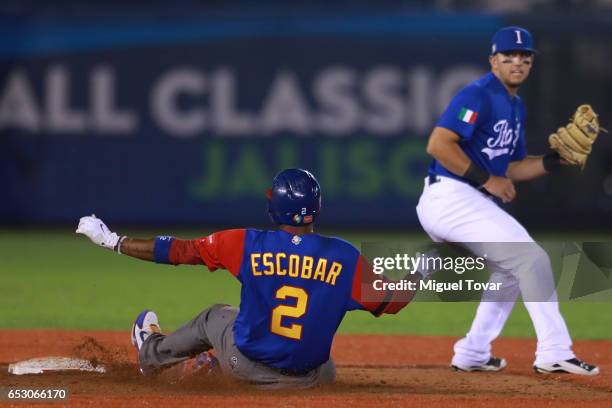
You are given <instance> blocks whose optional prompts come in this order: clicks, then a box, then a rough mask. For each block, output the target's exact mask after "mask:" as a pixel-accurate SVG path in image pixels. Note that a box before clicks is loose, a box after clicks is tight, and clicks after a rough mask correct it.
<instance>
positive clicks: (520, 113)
mask: <svg viewBox="0 0 612 408" xmlns="http://www.w3.org/2000/svg"><path fill="white" fill-rule="evenodd" d="M525 119H526V112H525V107H524V106H523V103H522V102H521V99H520V98H519V96H518V95H517V96H515V97H511V96H510V94H509V93H508V91H507V90H506V88H504V86H503V85H502V83H501V82H500V81H499V79H497V77H496V76H495V75H494V74H493V73H491V72H489V73H488V74H486V75H484V76H483V77H481V78H479V79H477V80H476V81H474V82H472V83H471V84H468V85H467V86H466V87H465V88H463V89H462V90H461V91H460V92H459V93H458V94H457V95H456V96H455V97H454V98H453V99H452V101H451V102H450V104H449V105H448V107H447V108H446V111H445V112H444V113H443V114H442V116H441V117H440V119H439V120H438V122H437V124H436V126H440V127H443V128H446V129H449V130H451V131H453V132H455V133H457V134H458V135H459V136H460V137H461V139H460V141H459V146H460V147H461V149H462V150H463V151H464V152H465V154H466V155H467V156H468V157H469V158H470V160H472V162H473V163H475V164H476V165H478V166H480V167H481V168H483V169H485V170H486V171H487V172H488V173H490V174H492V175H495V176H505V174H506V170H507V169H508V164H510V162H512V161H517V160H522V159H523V158H524V157H525V156H526V155H527V152H526V147H525ZM429 174H430V175H441V176H447V177H452V178H455V179H458V180H461V181H464V182H467V181H466V180H465V179H463V178H462V177H460V176H458V175H456V174H454V173H452V172H450V171H448V170H447V169H446V168H444V166H442V165H441V164H440V163H439V162H438V161H437V160H435V159H434V161H433V162H432V164H431V166H430V168H429Z"/></svg>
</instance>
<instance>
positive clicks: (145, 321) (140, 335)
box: [132, 310, 161, 350]
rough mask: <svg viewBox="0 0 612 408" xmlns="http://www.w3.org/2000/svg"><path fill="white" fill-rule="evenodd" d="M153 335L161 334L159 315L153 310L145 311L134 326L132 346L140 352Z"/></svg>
mask: <svg viewBox="0 0 612 408" xmlns="http://www.w3.org/2000/svg"><path fill="white" fill-rule="evenodd" d="M153 333H161V328H160V327H159V320H158V319H157V315H156V314H155V312H153V311H151V310H143V311H142V312H140V314H139V315H138V317H137V318H136V320H135V321H134V324H133V325H132V344H133V345H134V346H135V347H136V349H137V350H140V349H141V348H142V344H143V343H144V342H145V340H146V339H147V338H148V337H149V336H150V335H151V334H153Z"/></svg>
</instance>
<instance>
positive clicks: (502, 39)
mask: <svg viewBox="0 0 612 408" xmlns="http://www.w3.org/2000/svg"><path fill="white" fill-rule="evenodd" d="M508 51H527V52H531V53H534V54H535V53H536V52H537V51H536V49H535V48H533V37H532V36H531V33H530V32H529V31H527V30H525V29H524V28H522V27H516V26H511V27H504V28H501V29H500V30H499V31H498V32H496V33H495V35H494V36H493V39H492V40H491V55H495V54H497V53H498V52H508Z"/></svg>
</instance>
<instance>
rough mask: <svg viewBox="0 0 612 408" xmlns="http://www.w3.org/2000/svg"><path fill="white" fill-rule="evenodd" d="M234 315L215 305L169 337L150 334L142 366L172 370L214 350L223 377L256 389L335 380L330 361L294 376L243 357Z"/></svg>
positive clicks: (141, 357) (235, 312) (141, 354)
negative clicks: (247, 384)
mask: <svg viewBox="0 0 612 408" xmlns="http://www.w3.org/2000/svg"><path fill="white" fill-rule="evenodd" d="M237 315H238V309H237V308H235V307H231V306H229V305H220V304H218V305H214V306H212V307H210V308H208V309H205V310H204V311H203V312H202V313H200V314H199V315H198V316H196V317H195V318H193V319H192V320H190V321H189V322H187V323H185V324H184V325H183V326H182V327H180V328H179V329H178V330H176V331H175V332H173V333H171V334H168V335H163V334H158V333H153V334H151V335H150V336H149V337H148V338H147V339H146V341H145V342H144V343H143V345H142V348H141V349H140V352H139V356H138V357H139V360H140V364H141V367H143V368H144V369H145V371H148V370H154V369H160V368H167V367H171V366H173V365H175V364H177V363H180V362H183V361H185V360H188V359H190V358H192V357H195V356H196V355H198V354H199V353H202V352H204V351H207V350H210V349H211V348H214V349H215V355H216V357H217V358H218V360H219V365H220V366H221V371H222V372H223V373H224V374H226V375H229V376H232V377H234V378H237V379H239V380H242V381H247V382H249V383H252V384H255V385H256V386H258V387H259V388H266V389H279V388H287V387H291V388H309V387H314V386H316V385H318V384H321V383H326V382H332V381H334V379H335V377H336V366H335V365H334V362H333V361H332V359H331V358H330V359H329V360H328V361H327V362H326V363H324V364H322V365H321V366H319V367H317V368H315V369H313V370H311V371H309V372H307V373H305V374H300V375H294V374H291V373H287V372H286V371H284V370H280V369H277V368H273V367H269V366H266V365H264V364H262V363H259V362H257V361H253V360H250V359H248V358H247V357H245V356H244V355H243V354H242V353H241V352H240V351H239V350H238V348H237V347H236V345H235V344H234V333H233V330H232V327H233V325H234V320H236V316H237Z"/></svg>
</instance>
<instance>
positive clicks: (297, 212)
mask: <svg viewBox="0 0 612 408" xmlns="http://www.w3.org/2000/svg"><path fill="white" fill-rule="evenodd" d="M267 196H268V212H269V213H270V217H271V218H272V220H273V221H274V222H275V223H276V224H278V225H294V226H300V225H307V224H310V223H312V222H314V220H315V219H316V217H317V215H319V211H320V210H321V187H320V186H319V182H318V181H317V179H316V178H315V177H314V176H313V175H312V174H311V173H310V172H308V171H306V170H302V169H287V170H283V171H281V172H280V173H278V174H277V175H276V176H275V177H274V180H273V181H272V187H271V188H269V189H268V191H267Z"/></svg>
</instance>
